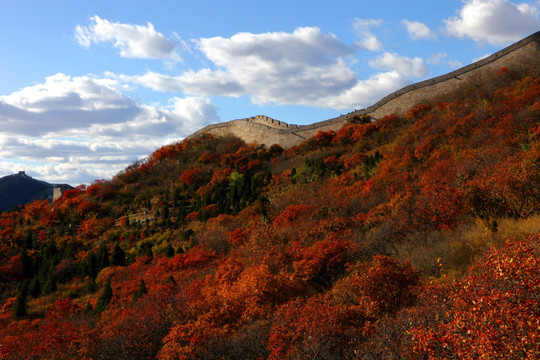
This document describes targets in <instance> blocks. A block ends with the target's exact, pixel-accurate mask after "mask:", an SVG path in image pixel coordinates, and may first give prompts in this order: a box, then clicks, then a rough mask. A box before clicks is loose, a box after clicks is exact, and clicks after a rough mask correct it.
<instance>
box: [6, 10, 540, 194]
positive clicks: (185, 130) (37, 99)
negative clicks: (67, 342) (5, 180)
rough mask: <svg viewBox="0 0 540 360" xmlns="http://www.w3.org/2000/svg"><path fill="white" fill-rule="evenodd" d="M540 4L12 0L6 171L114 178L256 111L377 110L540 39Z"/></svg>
mask: <svg viewBox="0 0 540 360" xmlns="http://www.w3.org/2000/svg"><path fill="white" fill-rule="evenodd" d="M539 13H540V1H537V0H534V1H515V2H513V1H509V0H464V1H454V0H444V1H423V0H422V1H416V0H411V1H407V2H405V1H396V0H378V1H373V0H370V1H364V0H356V1H352V0H347V1H345V0H335V1H291V0H288V1H281V0H274V1H234V0H233V1H223V0H221V1H219V0H214V1H211V0H198V1H165V0H163V1H152V2H150V1H134V0H130V1H60V0H56V1H55V0H51V1H46V2H45V1H39V0H21V1H8V0H0V176H5V175H8V174H12V173H16V172H17V171H20V170H25V171H26V172H27V174H28V175H30V176H33V177H35V178H38V179H43V180H47V181H50V182H67V183H70V184H72V185H78V184H80V183H91V182H92V181H94V180H96V179H103V178H110V177H112V176H114V175H115V174H116V173H117V172H118V171H120V170H122V169H124V168H125V167H126V166H127V165H129V164H130V163H133V162H134V161H137V160H139V159H141V158H144V156H146V155H148V154H149V153H150V152H152V151H153V150H154V149H156V148H158V147H159V146H161V145H164V144H168V143H171V142H174V141H178V140H180V139H182V138H184V137H185V136H187V135H189V134H191V133H192V132H194V131H196V130H198V129H200V128H202V127H204V126H206V125H208V124H211V123H215V122H220V121H228V120H233V119H237V118H244V117H249V116H254V115H258V114H262V115H267V116H270V117H273V118H275V119H278V120H282V121H285V122H288V123H293V124H309V123H312V122H315V121H321V120H325V119H328V118H331V117H334V116H337V115H339V114H341V113H347V112H349V111H352V110H353V109H360V108H363V107H366V106H369V105H371V104H373V103H374V102H376V101H377V100H379V99H380V98H382V97H384V96H385V95H387V94H388V93H390V92H392V91H394V90H397V89H399V88H401V87H403V86H406V85H408V84H410V83H413V82H417V81H420V80H423V79H426V78H430V77H433V76H438V75H441V74H444V73H447V72H449V71H452V70H454V69H456V68H459V67H461V66H464V65H467V64H469V63H471V62H473V61H475V60H478V59H481V58H482V57H485V56H486V55H489V54H492V53H493V52H496V51H498V50H500V49H502V48H504V47H505V46H507V45H510V44H511V43H513V42H515V41H517V40H520V39H522V38H523V37H526V36H528V35H530V34H532V33H534V32H536V31H538V30H540V17H539Z"/></svg>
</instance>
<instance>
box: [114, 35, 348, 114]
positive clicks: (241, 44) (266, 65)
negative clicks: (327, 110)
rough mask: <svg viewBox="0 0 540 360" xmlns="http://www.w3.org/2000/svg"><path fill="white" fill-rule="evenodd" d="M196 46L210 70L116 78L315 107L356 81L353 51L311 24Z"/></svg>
mask: <svg viewBox="0 0 540 360" xmlns="http://www.w3.org/2000/svg"><path fill="white" fill-rule="evenodd" d="M197 46H198V49H199V50H200V51H201V52H202V53H203V54H204V55H205V56H206V58H207V59H209V60H210V61H211V62H212V63H213V65H214V66H215V67H214V68H206V69H202V70H199V71H188V72H185V73H183V74H181V75H179V76H169V75H164V74H158V73H155V72H148V73H147V74H145V75H142V76H122V75H120V76H118V77H117V78H118V79H121V80H124V81H132V82H136V83H139V84H142V85H144V86H147V87H150V88H152V89H154V90H160V91H180V92H183V93H185V94H190V95H197V96H214V95H224V96H235V97H238V96H243V95H248V96H249V97H250V99H251V101H252V102H254V103H256V104H270V103H273V104H280V105H281V104H296V105H317V103H318V102H319V101H320V99H321V98H324V97H325V96H329V95H332V94H335V93H339V92H342V91H344V90H346V89H348V88H350V87H351V86H353V85H354V84H355V83H356V74H355V73H354V71H352V70H351V69H350V68H349V67H348V65H347V63H346V59H347V58H348V57H350V56H352V54H353V49H351V48H349V47H347V46H346V45H344V44H343V43H342V42H341V41H340V40H339V39H337V38H336V36H334V35H332V34H323V33H321V31H320V30H319V29H318V28H316V27H306V28H298V29H296V30H294V31H293V32H292V33H285V32H273V33H263V34H253V33H238V34H236V35H234V36H232V37H231V38H223V37H214V38H205V39H200V40H199V41H198V42H197Z"/></svg>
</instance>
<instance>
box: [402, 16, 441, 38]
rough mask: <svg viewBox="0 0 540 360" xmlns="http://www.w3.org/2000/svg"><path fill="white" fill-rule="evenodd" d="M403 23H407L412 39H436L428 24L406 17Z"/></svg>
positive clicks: (406, 26)
mask: <svg viewBox="0 0 540 360" xmlns="http://www.w3.org/2000/svg"><path fill="white" fill-rule="evenodd" d="M403 25H405V28H406V29H407V32H408V33H409V36H410V38H411V39H412V40H421V39H435V34H434V33H433V32H432V31H431V29H430V28H429V27H428V26H427V25H426V24H423V23H421V22H418V21H409V20H406V19H404V20H403Z"/></svg>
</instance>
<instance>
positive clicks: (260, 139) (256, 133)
mask: <svg viewBox="0 0 540 360" xmlns="http://www.w3.org/2000/svg"><path fill="white" fill-rule="evenodd" d="M531 64H534V65H535V66H540V31H539V32H536V33H534V34H533V35H530V36H528V37H527V38H525V39H523V40H521V41H519V42H517V43H515V44H513V45H510V46H509V47H507V48H505V49H503V50H501V51H498V52H496V53H495V54H493V55H491V56H489V57H487V58H485V59H482V60H480V61H477V62H475V63H472V64H470V65H467V66H465V67H463V68H461V69H458V70H455V71H452V72H450V73H448V74H446V75H442V76H438V77H435V78H432V79H428V80H425V81H422V82H419V83H416V84H413V85H409V86H406V87H404V88H403V89H400V90H398V91H396V92H394V93H392V94H390V95H388V96H386V97H384V98H383V99H381V100H380V101H379V102H377V103H376V104H374V105H372V106H370V107H368V108H366V109H361V110H357V111H353V112H351V113H348V114H346V115H342V116H338V117H335V118H333V119H329V120H326V121H321V122H317V123H314V124H311V125H300V126H299V125H290V124H287V123H284V122H282V121H278V120H275V119H272V118H269V117H266V116H263V115H257V116H255V117H251V118H245V119H238V120H231V121H229V122H224V123H219V124H213V125H209V126H207V127H205V128H203V129H201V130H199V131H197V132H195V133H194V134H192V135H190V136H189V137H188V138H191V137H196V136H199V135H201V134H204V133H210V134H213V135H218V136H224V135H235V136H238V137H239V138H241V139H242V140H244V141H245V142H247V143H252V142H257V143H259V144H265V145H267V146H270V145H272V144H279V145H281V146H282V147H284V148H288V147H291V146H294V145H298V144H300V143H301V142H302V141H304V140H305V139H307V138H309V137H311V136H313V135H315V134H317V132H318V131H320V130H322V131H328V130H334V131H337V130H339V129H340V128H341V127H342V126H343V125H344V124H345V123H346V122H347V121H348V120H350V119H351V118H352V117H354V116H362V115H365V114H367V115H369V116H370V117H371V118H372V119H373V120H374V121H376V120H377V119H379V118H381V117H383V116H385V115H388V114H392V113H396V114H398V115H403V114H404V113H405V112H406V111H407V110H408V109H409V108H410V107H411V106H413V105H415V104H417V103H420V102H422V101H426V100H430V99H433V98H437V97H440V96H442V95H444V94H446V93H450V92H452V91H455V90H456V89H458V88H459V86H461V85H462V84H463V82H464V81H467V80H470V79H475V80H482V77H484V76H489V75H488V74H492V73H493V71H497V70H498V69H500V68H501V67H509V68H512V67H514V66H531Z"/></svg>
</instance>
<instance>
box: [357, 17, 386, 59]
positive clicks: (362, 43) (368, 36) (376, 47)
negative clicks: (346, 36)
mask: <svg viewBox="0 0 540 360" xmlns="http://www.w3.org/2000/svg"><path fill="white" fill-rule="evenodd" d="M382 22H383V21H382V20H375V19H355V21H354V29H355V32H356V36H357V37H358V39H359V40H358V41H357V45H358V46H359V47H361V48H364V49H367V50H370V51H381V49H382V43H381V42H380V41H379V39H378V38H377V36H375V35H374V34H373V33H372V32H371V28H373V27H378V26H380V25H381V24H382Z"/></svg>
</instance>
